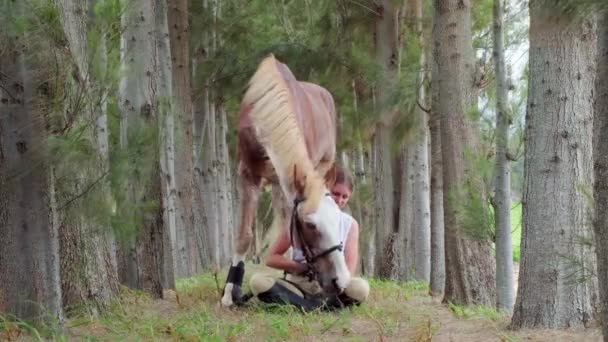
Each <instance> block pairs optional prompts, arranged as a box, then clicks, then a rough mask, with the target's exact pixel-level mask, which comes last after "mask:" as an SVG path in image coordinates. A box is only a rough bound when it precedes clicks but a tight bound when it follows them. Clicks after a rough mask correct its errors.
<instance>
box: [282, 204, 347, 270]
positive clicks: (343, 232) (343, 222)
mask: <svg viewBox="0 0 608 342" xmlns="http://www.w3.org/2000/svg"><path fill="white" fill-rule="evenodd" d="M340 214H341V215H340V223H339V224H338V229H340V242H341V243H342V245H343V246H344V248H342V254H344V250H345V249H346V238H347V237H348V232H349V231H350V227H351V226H352V224H353V220H354V218H353V217H352V216H350V215H349V214H347V213H345V212H343V211H341V212H340ZM293 241H294V245H296V246H291V247H292V259H293V261H296V262H305V261H306V258H305V257H304V252H303V251H302V249H301V248H300V247H299V245H300V242H299V239H298V236H297V235H295V236H294V237H293Z"/></svg>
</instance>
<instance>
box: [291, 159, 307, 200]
mask: <svg viewBox="0 0 608 342" xmlns="http://www.w3.org/2000/svg"><path fill="white" fill-rule="evenodd" d="M291 179H292V181H293V187H294V190H295V192H296V196H297V197H299V198H304V189H306V175H305V174H304V172H302V171H301V170H299V169H298V167H297V166H296V165H294V166H293V177H292V178H291Z"/></svg>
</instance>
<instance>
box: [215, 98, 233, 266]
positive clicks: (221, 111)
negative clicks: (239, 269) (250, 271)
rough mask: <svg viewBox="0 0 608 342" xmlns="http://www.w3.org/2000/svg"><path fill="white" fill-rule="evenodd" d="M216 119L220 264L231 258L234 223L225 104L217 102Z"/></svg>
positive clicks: (227, 261)
mask: <svg viewBox="0 0 608 342" xmlns="http://www.w3.org/2000/svg"><path fill="white" fill-rule="evenodd" d="M216 120H217V123H218V131H217V133H218V134H216V139H217V142H216V144H217V149H216V151H217V157H216V158H217V159H216V160H217V162H216V165H217V166H218V182H217V184H218V187H217V198H218V202H217V203H218V205H219V207H218V213H219V218H220V221H219V227H218V228H219V233H220V234H219V235H220V244H221V246H222V265H225V264H226V263H229V262H230V260H231V259H232V251H233V249H234V230H235V229H236V224H235V220H234V208H233V205H234V201H233V195H232V194H233V192H234V191H233V181H232V168H231V167H230V154H229V153H228V142H227V141H226V138H227V136H228V130H229V128H228V118H227V117H226V110H225V104H224V103H223V102H222V103H220V104H218V108H217V110H216Z"/></svg>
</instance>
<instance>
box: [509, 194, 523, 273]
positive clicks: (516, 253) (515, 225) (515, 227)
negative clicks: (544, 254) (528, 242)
mask: <svg viewBox="0 0 608 342" xmlns="http://www.w3.org/2000/svg"><path fill="white" fill-rule="evenodd" d="M521 214H522V212H521V202H517V203H514V204H513V205H512V206H511V241H512V243H513V261H515V262H519V259H520V253H521V248H520V245H521V230H522V216H521Z"/></svg>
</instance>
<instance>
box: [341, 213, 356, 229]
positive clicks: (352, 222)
mask: <svg viewBox="0 0 608 342" xmlns="http://www.w3.org/2000/svg"><path fill="white" fill-rule="evenodd" d="M342 220H343V221H344V222H347V223H348V226H349V227H350V226H353V225H357V226H358V225H359V223H358V222H357V220H355V218H354V217H353V216H352V215H351V214H349V213H347V212H346V211H342Z"/></svg>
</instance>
